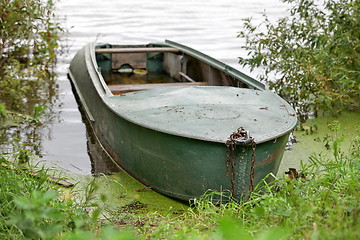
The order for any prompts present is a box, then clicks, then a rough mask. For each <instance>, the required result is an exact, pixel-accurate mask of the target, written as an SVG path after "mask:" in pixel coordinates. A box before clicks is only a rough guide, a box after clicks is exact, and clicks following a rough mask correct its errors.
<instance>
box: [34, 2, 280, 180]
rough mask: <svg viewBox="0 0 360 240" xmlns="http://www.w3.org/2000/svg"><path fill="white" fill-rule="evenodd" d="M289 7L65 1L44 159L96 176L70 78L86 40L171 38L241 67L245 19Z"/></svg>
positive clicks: (61, 8)
mask: <svg viewBox="0 0 360 240" xmlns="http://www.w3.org/2000/svg"><path fill="white" fill-rule="evenodd" d="M285 7H286V5H284V4H283V3H281V2H280V1H279V0H252V1H246V0H221V1H219V0H182V1H178V0H176V1H175V0H154V1H145V0H133V1H125V0H101V1H100V0H91V1H90V0H71V1H69V0H60V2H59V3H58V8H57V14H58V16H59V17H60V18H61V21H63V22H64V23H63V26H64V27H65V28H67V29H68V32H67V33H66V34H65V35H64V36H63V38H62V39H63V40H62V45H63V47H64V52H65V53H64V54H62V55H61V56H59V57H58V65H57V69H56V71H57V73H58V84H59V98H58V100H57V102H56V104H55V107H54V110H53V115H54V116H53V117H52V119H53V120H52V121H51V122H50V123H49V124H47V125H46V126H45V127H44V128H43V129H42V130H41V131H42V132H41V135H42V154H43V160H45V161H46V163H48V164H50V165H56V166H57V167H60V168H63V169H64V170H66V171H70V172H72V173H76V174H84V175H87V174H90V173H91V170H92V166H91V161H90V157H89V154H88V145H87V137H86V127H85V124H84V123H83V121H82V118H81V114H80V112H79V110H78V105H77V103H76V101H75V98H74V95H73V93H72V90H71V86H70V83H69V80H68V79H67V75H66V74H67V72H68V66H69V63H70V60H71V58H72V57H73V56H74V54H75V53H76V51H78V50H79V49H80V48H81V47H82V46H83V45H85V44H86V43H87V42H93V41H96V42H101V43H105V42H107V43H120V44H133V43H134V44H138V43H139V44H142V43H149V42H162V41H164V39H170V40H173V41H177V42H180V43H182V44H185V45H188V46H190V47H193V48H195V49H197V50H200V51H202V52H204V53H206V54H208V55H210V56H212V57H215V58H217V59H219V60H221V61H223V62H225V63H227V64H229V65H232V66H234V67H236V68H239V65H238V64H237V58H238V57H239V56H245V55H246V52H244V51H243V50H242V49H241V48H240V46H241V44H242V41H241V40H240V39H238V38H237V37H236V36H237V33H238V32H239V31H240V30H241V26H242V19H243V18H249V17H253V19H254V20H255V21H259V20H260V19H261V16H262V13H263V12H264V10H265V11H266V13H267V15H268V16H270V17H271V18H273V19H277V18H279V17H281V16H283V15H284V13H285ZM250 75H253V76H254V74H250ZM254 77H255V76H254Z"/></svg>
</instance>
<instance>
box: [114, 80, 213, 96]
mask: <svg viewBox="0 0 360 240" xmlns="http://www.w3.org/2000/svg"><path fill="white" fill-rule="evenodd" d="M206 85H208V83H207V82H177V83H149V84H126V85H120V84H119V85H108V87H109V89H110V91H111V92H112V94H114V95H121V94H124V93H128V92H134V91H141V90H148V89H154V88H165V87H177V86H206Z"/></svg>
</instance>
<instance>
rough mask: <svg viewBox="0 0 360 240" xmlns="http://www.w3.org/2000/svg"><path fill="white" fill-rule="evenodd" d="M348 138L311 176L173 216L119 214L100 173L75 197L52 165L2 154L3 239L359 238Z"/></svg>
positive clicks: (358, 178)
mask: <svg viewBox="0 0 360 240" xmlns="http://www.w3.org/2000/svg"><path fill="white" fill-rule="evenodd" d="M335 135H336V134H334V136H335ZM341 141H342V140H341V137H340V138H335V137H334V138H330V137H329V138H327V139H326V143H325V144H326V145H327V146H328V147H329V148H330V150H332V153H333V154H332V157H327V158H324V157H323V156H322V155H321V154H313V155H311V156H310V157H309V163H307V164H303V165H302V168H301V171H300V172H299V173H300V176H302V175H304V177H299V178H293V179H291V178H289V177H288V176H284V177H282V178H277V179H276V180H275V181H274V182H272V183H270V184H268V183H266V181H263V182H262V183H261V184H259V185H258V186H257V187H256V188H255V190H254V192H253V193H252V195H251V196H250V199H249V200H248V201H246V202H228V203H226V204H222V205H215V204H214V203H213V202H212V201H211V197H213V196H211V195H204V196H203V197H202V198H201V199H196V200H194V201H193V204H192V205H191V206H189V209H188V210H187V211H185V212H184V213H175V212H174V213H169V214H168V215H163V214H160V213H156V212H149V213H146V212H145V213H144V212H142V213H140V214H137V215H136V214H134V213H129V215H130V216H124V212H122V213H120V214H119V215H117V214H116V212H117V211H116V209H114V208H113V209H107V208H109V206H110V205H109V206H107V205H106V202H107V199H106V198H105V197H104V196H102V195H101V194H99V192H101V189H97V187H98V186H97V183H96V180H93V181H92V182H90V183H89V184H88V185H87V187H86V190H85V192H84V193H81V195H80V196H82V198H81V197H79V196H78V197H74V196H70V197H69V196H68V195H64V194H62V193H61V192H62V191H61V188H60V187H58V186H55V185H51V184H49V183H48V182H46V175H47V171H46V170H45V169H42V170H40V176H39V177H38V178H33V177H30V176H29V175H27V174H26V173H23V172H21V171H17V170H14V169H12V168H10V167H8V166H7V165H6V164H7V161H6V160H8V159H6V156H4V155H3V156H2V157H0V160H1V164H0V178H1V182H2V184H1V185H0V215H1V218H0V238H1V239H84V240H85V239H245V240H246V239H249V240H253V239H269V240H272V239H274V240H275V239H276V240H277V239H359V238H360V231H359V229H360V221H359V220H358V219H359V215H360V201H359V199H360V184H359V183H360V136H357V137H356V138H355V139H354V141H353V142H352V146H351V148H350V149H348V150H347V151H342V150H341V148H340V142H341ZM72 195H74V193H72ZM109 213H112V214H111V215H109ZM124 218H126V220H125V219H124Z"/></svg>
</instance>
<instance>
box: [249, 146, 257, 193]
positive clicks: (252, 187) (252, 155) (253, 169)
mask: <svg viewBox="0 0 360 240" xmlns="http://www.w3.org/2000/svg"><path fill="white" fill-rule="evenodd" d="M251 148H252V154H251V168H250V187H249V192H250V193H252V192H253V191H254V175H255V161H256V155H255V151H256V142H255V141H253V142H252V146H251Z"/></svg>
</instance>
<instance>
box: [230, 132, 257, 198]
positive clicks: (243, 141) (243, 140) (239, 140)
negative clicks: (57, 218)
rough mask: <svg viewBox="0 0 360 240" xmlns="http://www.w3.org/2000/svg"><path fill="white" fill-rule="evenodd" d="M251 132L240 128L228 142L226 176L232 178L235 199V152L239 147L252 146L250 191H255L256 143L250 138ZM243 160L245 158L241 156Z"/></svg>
mask: <svg viewBox="0 0 360 240" xmlns="http://www.w3.org/2000/svg"><path fill="white" fill-rule="evenodd" d="M249 135H250V134H249V132H248V131H245V129H244V128H242V127H240V128H238V129H237V131H236V132H233V133H232V134H231V135H230V136H229V138H228V140H227V141H226V143H225V144H226V147H227V149H226V173H225V176H230V181H231V194H232V196H233V197H234V194H235V167H236V154H235V150H236V147H237V145H241V146H245V145H249V144H251V147H252V155H251V168H250V186H249V191H250V192H252V191H253V190H254V175H255V174H254V168H255V161H256V155H255V150H256V143H255V141H254V139H253V138H252V137H250V136H249ZM240 158H241V159H243V158H244V156H240Z"/></svg>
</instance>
